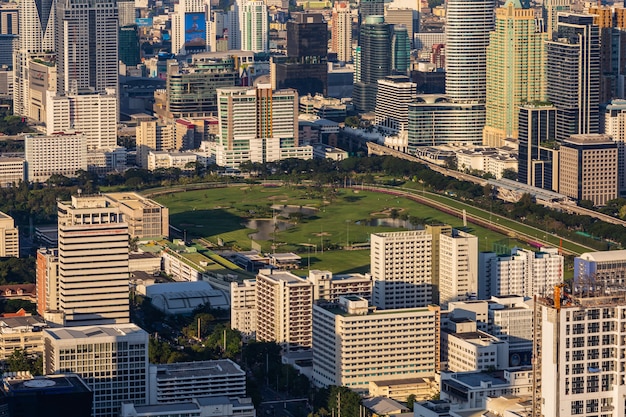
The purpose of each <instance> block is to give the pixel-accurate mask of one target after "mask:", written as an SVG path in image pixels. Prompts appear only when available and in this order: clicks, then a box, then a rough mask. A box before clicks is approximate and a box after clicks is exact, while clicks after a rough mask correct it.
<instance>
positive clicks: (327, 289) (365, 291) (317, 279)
mask: <svg viewBox="0 0 626 417" xmlns="http://www.w3.org/2000/svg"><path fill="white" fill-rule="evenodd" d="M307 279H308V280H309V281H311V283H312V284H313V300H315V301H317V300H325V301H329V302H331V303H337V302H339V297H341V296H342V295H358V296H359V297H363V298H365V299H366V300H371V299H372V277H371V275H369V274H367V275H363V274H343V275H333V273H332V272H330V271H320V270H319V269H312V270H310V271H309V276H308V277H307Z"/></svg>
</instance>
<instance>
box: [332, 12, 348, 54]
mask: <svg viewBox="0 0 626 417" xmlns="http://www.w3.org/2000/svg"><path fill="white" fill-rule="evenodd" d="M331 51H333V52H335V53H336V54H337V59H338V60H339V61H344V62H349V61H352V15H351V13H350V3H349V2H347V1H337V2H335V5H334V6H333V16H332V36H331Z"/></svg>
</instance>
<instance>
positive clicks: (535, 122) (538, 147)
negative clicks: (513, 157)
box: [517, 104, 559, 191]
mask: <svg viewBox="0 0 626 417" xmlns="http://www.w3.org/2000/svg"><path fill="white" fill-rule="evenodd" d="M556 111H557V110H556V107H554V106H552V105H550V104H545V105H531V104H526V105H523V106H521V107H520V109H519V135H518V141H519V142H518V166H517V180H518V181H519V182H521V183H524V184H528V185H531V186H533V187H537V188H543V189H545V190H552V191H557V190H558V188H559V187H558V185H559V150H558V144H557V142H556Z"/></svg>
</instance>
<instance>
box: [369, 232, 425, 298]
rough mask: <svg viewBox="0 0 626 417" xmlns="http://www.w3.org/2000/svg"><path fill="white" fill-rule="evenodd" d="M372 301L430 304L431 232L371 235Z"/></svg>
mask: <svg viewBox="0 0 626 417" xmlns="http://www.w3.org/2000/svg"><path fill="white" fill-rule="evenodd" d="M370 241H371V252H370V258H371V261H370V263H371V274H372V279H373V281H374V290H373V294H372V304H374V305H375V306H377V307H379V308H385V309H395V308H413V307H424V306H427V305H429V304H430V303H432V293H433V290H432V265H431V261H432V259H431V253H432V235H431V234H430V233H428V232H427V231H425V230H411V231H402V232H389V233H374V234H372V235H371V238H370Z"/></svg>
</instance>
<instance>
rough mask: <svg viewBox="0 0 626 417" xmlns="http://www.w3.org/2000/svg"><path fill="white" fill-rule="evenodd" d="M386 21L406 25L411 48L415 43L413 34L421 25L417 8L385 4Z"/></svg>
mask: <svg viewBox="0 0 626 417" xmlns="http://www.w3.org/2000/svg"><path fill="white" fill-rule="evenodd" d="M385 22H387V23H389V24H392V25H394V26H395V25H397V26H401V25H402V26H404V27H406V30H407V34H408V37H409V43H410V44H409V48H410V47H411V45H413V35H415V33H416V32H417V29H418V26H419V15H418V13H417V10H414V9H412V8H399V7H394V6H391V5H387V6H385Z"/></svg>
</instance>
